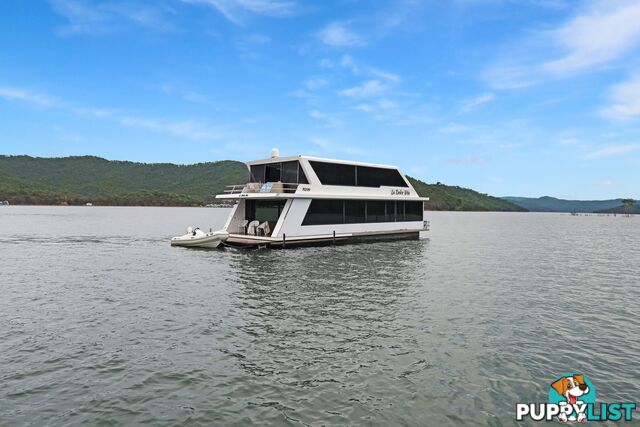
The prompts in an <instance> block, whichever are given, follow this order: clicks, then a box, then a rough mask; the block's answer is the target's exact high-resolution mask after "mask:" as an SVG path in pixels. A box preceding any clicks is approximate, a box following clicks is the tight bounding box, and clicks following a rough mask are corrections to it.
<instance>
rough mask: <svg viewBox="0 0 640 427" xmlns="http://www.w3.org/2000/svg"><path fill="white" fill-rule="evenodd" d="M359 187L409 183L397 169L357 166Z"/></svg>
mask: <svg viewBox="0 0 640 427" xmlns="http://www.w3.org/2000/svg"><path fill="white" fill-rule="evenodd" d="M357 175H358V181H357V185H358V187H381V186H383V185H384V186H387V187H407V183H406V182H405V180H404V179H403V178H402V175H400V172H398V170H397V169H384V168H372V167H369V166H358V167H357Z"/></svg>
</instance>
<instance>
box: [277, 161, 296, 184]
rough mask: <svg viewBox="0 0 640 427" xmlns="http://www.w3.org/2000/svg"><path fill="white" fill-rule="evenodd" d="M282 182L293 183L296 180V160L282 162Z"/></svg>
mask: <svg viewBox="0 0 640 427" xmlns="http://www.w3.org/2000/svg"><path fill="white" fill-rule="evenodd" d="M281 176H282V179H281V181H282V182H286V183H292V184H295V183H297V182H298V162H283V163H282V174H281Z"/></svg>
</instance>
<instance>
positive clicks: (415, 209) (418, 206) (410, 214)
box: [404, 202, 424, 221]
mask: <svg viewBox="0 0 640 427" xmlns="http://www.w3.org/2000/svg"><path fill="white" fill-rule="evenodd" d="M404 203H405V205H404V215H405V221H422V219H423V210H424V209H423V205H422V202H404Z"/></svg>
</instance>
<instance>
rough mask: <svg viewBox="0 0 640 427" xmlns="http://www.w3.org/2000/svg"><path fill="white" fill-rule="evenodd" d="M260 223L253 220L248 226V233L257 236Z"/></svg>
mask: <svg viewBox="0 0 640 427" xmlns="http://www.w3.org/2000/svg"><path fill="white" fill-rule="evenodd" d="M259 225H260V221H257V220H256V221H251V222H250V223H249V226H248V227H247V234H250V235H252V236H257V227H258V226H259Z"/></svg>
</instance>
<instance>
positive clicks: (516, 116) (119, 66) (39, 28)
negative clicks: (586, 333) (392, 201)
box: [0, 0, 640, 199]
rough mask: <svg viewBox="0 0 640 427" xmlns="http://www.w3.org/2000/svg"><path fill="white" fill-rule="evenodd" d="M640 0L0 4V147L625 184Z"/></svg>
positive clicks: (638, 71)
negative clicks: (334, 161) (324, 160)
mask: <svg viewBox="0 0 640 427" xmlns="http://www.w3.org/2000/svg"><path fill="white" fill-rule="evenodd" d="M639 22H640V1H637V0H636V1H626V0H625V1H623V0H587V1H578V0H572V1H570V0H566V1H564V0H520V1H516V0H451V1H444V0H428V1H427V0H425V1H417V0H392V1H384V0H378V1H363V0H336V1H331V0H327V1H306V2H303V1H302V0H156V1H138V0H112V1H91V0H51V1H49V2H47V1H35V0H24V1H21V0H9V1H3V2H0V153H3V154H29V155H35V156H67V155H79V154H93V155H98V156H103V157H106V158H109V159H122V160H133V161H143V162H177V163H196V162H200V161H212V160H222V159H237V160H243V161H244V160H252V159H257V158H263V157H266V156H267V155H268V153H269V151H270V149H271V148H272V147H279V148H280V150H281V153H282V154H283V155H284V154H287V155H289V154H308V155H320V156H326V157H336V158H345V159H354V160H363V161H370V162H377V163H390V164H397V165H399V166H401V167H402V169H403V170H404V171H405V172H406V173H408V174H409V175H412V176H415V177H418V178H421V179H424V180H427V181H429V182H436V181H440V182H443V183H447V184H454V185H462V186H466V187H471V188H474V189H476V190H479V191H482V192H487V193H490V194H494V195H518V196H541V195H552V196H557V197H566V198H580V199H588V198H609V197H620V196H630V197H634V198H640V189H639V186H638V184H639V183H640V24H638V23H639Z"/></svg>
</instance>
